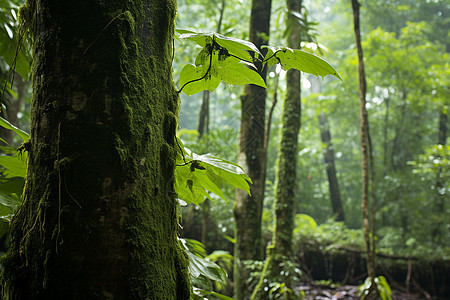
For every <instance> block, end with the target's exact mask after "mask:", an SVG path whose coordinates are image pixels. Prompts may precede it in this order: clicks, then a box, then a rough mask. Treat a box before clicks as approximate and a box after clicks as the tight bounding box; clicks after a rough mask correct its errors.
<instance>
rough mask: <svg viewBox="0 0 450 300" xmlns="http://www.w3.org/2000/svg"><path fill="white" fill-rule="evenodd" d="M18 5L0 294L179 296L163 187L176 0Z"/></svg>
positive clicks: (183, 286)
mask: <svg viewBox="0 0 450 300" xmlns="http://www.w3.org/2000/svg"><path fill="white" fill-rule="evenodd" d="M21 11H22V12H23V14H22V17H23V18H24V19H25V20H26V22H28V24H29V25H30V26H32V30H31V31H32V32H33V33H34V66H33V85H34V94H33V103H32V112H31V127H32V129H31V140H30V141H31V149H30V152H29V161H28V176H27V180H26V187H25V192H24V203H23V205H22V206H21V208H20V209H19V211H18V212H17V214H16V216H15V218H14V220H13V222H12V224H11V232H12V243H11V249H10V251H9V252H8V254H7V256H6V257H5V259H4V260H3V265H4V271H3V277H2V283H3V294H4V298H6V299H113V298H114V299H189V295H190V286H189V279H188V278H189V275H188V271H187V267H188V261H187V258H186V255H185V253H184V252H183V251H182V250H181V248H180V246H179V243H178V241H177V237H176V232H177V218H178V214H177V202H176V199H175V193H174V190H173V181H174V168H175V156H176V144H175V140H174V137H175V129H176V123H177V117H176V116H177V115H178V101H179V99H178V94H177V92H176V89H175V87H174V84H173V81H172V77H171V76H172V75H171V74H172V73H171V62H172V53H173V52H172V38H173V30H174V17H175V13H176V1H172V0H170V1H156V0H153V1H119V0H108V1H106V0H105V1H102V0H97V1H91V2H90V5H88V6H87V5H86V6H84V5H80V3H79V1H74V0H66V1H57V2H54V1H49V0H41V1H30V0H28V1H27V3H26V6H25V8H24V9H22V10H21ZM27 20H28V21H27Z"/></svg>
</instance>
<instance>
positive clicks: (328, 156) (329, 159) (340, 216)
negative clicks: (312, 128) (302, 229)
mask: <svg viewBox="0 0 450 300" xmlns="http://www.w3.org/2000/svg"><path fill="white" fill-rule="evenodd" d="M318 118H319V127H320V138H321V140H322V143H324V147H325V149H324V150H323V153H324V160H325V165H326V170H327V177H328V184H329V188H330V199H331V207H332V208H333V213H334V214H335V215H336V221H341V222H345V214H344V208H343V207H342V201H341V192H340V190H339V182H338V179H337V176H336V166H335V163H334V157H335V154H334V148H333V144H332V143H331V133H330V128H329V125H328V120H327V115H326V114H325V112H324V111H321V112H320V114H319V116H318Z"/></svg>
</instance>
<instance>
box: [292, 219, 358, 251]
mask: <svg viewBox="0 0 450 300" xmlns="http://www.w3.org/2000/svg"><path fill="white" fill-rule="evenodd" d="M293 236H294V237H295V238H296V239H297V243H309V244H318V245H321V246H325V247H326V250H333V249H335V248H339V247H341V246H348V247H354V248H361V249H363V247H364V244H363V236H362V231H361V230H360V229H358V230H355V229H349V228H348V227H347V226H346V225H345V224H344V223H343V222H335V221H333V220H328V221H327V222H325V223H323V224H320V225H317V223H316V222H315V220H314V219H313V218H312V217H311V216H308V215H306V214H297V215H296V216H295V228H294V231H293Z"/></svg>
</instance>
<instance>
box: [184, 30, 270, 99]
mask: <svg viewBox="0 0 450 300" xmlns="http://www.w3.org/2000/svg"><path fill="white" fill-rule="evenodd" d="M179 39H186V40H190V41H193V42H195V43H197V44H198V45H199V46H200V47H202V50H201V51H200V52H199V54H198V55H197V58H196V59H195V64H188V65H186V66H184V68H183V69H182V70H181V72H180V86H181V88H180V91H181V90H182V91H183V92H184V93H185V94H187V95H189V96H191V95H193V94H195V93H198V92H201V91H203V90H209V91H211V92H213V91H214V90H215V89H216V88H217V86H218V85H219V83H220V82H221V81H222V80H223V81H224V82H225V83H228V84H234V85H244V84H256V85H259V86H262V87H266V84H265V83H264V80H263V79H262V78H261V76H259V74H258V73H257V72H256V67H255V66H254V65H253V63H252V57H251V55H250V54H249V53H248V52H247V51H252V52H255V53H257V54H259V51H258V49H257V48H256V47H255V45H253V44H252V43H250V42H247V41H243V40H239V39H235V38H230V37H225V36H222V35H220V34H217V33H209V34H206V33H198V34H195V33H185V34H182V35H180V36H179Z"/></svg>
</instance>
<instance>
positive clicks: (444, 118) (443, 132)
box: [438, 108, 448, 146]
mask: <svg viewBox="0 0 450 300" xmlns="http://www.w3.org/2000/svg"><path fill="white" fill-rule="evenodd" d="M447 124H448V113H447V111H445V110H444V108H442V110H441V111H440V112H439V134H438V145H443V146H444V145H445V144H446V143H447V130H448V129H447Z"/></svg>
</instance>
